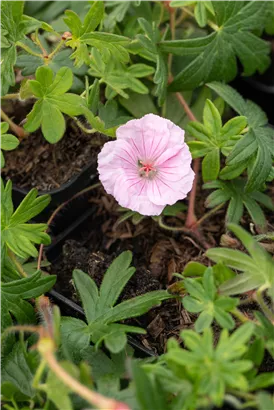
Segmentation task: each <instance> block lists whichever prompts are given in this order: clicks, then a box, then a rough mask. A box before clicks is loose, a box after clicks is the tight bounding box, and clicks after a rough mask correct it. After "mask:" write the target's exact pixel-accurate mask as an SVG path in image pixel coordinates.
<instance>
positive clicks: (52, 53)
mask: <svg viewBox="0 0 274 410" xmlns="http://www.w3.org/2000/svg"><path fill="white" fill-rule="evenodd" d="M64 43H65V40H63V39H61V40H60V42H59V43H58V44H57V46H56V47H55V49H54V50H53V51H52V52H51V53H50V54H49V55H48V60H49V61H50V60H51V59H52V58H53V57H54V56H55V54H56V53H58V51H59V50H60V48H61V47H63V45H64Z"/></svg>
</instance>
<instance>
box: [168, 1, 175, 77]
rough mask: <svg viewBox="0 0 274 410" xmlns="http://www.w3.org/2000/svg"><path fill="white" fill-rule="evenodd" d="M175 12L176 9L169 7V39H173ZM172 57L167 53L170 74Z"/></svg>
mask: <svg viewBox="0 0 274 410" xmlns="http://www.w3.org/2000/svg"><path fill="white" fill-rule="evenodd" d="M175 13H176V9H172V8H169V24H170V32H171V40H175ZM172 59H173V54H172V53H169V55H168V72H169V73H170V74H171V72H172V70H171V69H172Z"/></svg>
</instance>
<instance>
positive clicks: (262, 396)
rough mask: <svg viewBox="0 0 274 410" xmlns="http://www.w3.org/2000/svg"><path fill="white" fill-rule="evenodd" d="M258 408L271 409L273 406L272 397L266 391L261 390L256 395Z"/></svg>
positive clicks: (261, 409) (262, 409)
mask: <svg viewBox="0 0 274 410" xmlns="http://www.w3.org/2000/svg"><path fill="white" fill-rule="evenodd" d="M256 402H257V404H258V408H259V410H266V409H272V408H273V406H274V400H273V397H271V395H270V394H269V393H267V392H264V391H261V392H259V393H258V394H257V396H256Z"/></svg>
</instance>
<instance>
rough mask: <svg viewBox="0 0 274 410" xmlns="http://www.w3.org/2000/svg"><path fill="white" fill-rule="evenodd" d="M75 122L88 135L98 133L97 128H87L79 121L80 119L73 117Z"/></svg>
mask: <svg viewBox="0 0 274 410" xmlns="http://www.w3.org/2000/svg"><path fill="white" fill-rule="evenodd" d="M73 119H74V121H75V122H76V124H77V125H78V127H79V128H81V130H83V131H84V132H85V133H86V134H94V133H95V132H96V129H95V128H86V127H85V126H84V125H83V124H82V123H81V121H79V120H78V118H76V117H73Z"/></svg>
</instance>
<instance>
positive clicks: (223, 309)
mask: <svg viewBox="0 0 274 410" xmlns="http://www.w3.org/2000/svg"><path fill="white" fill-rule="evenodd" d="M183 282H184V286H185V288H186V290H187V292H188V294H189V295H187V296H184V297H183V305H184V308H185V309H186V310H188V311H189V312H191V313H200V315H199V318H198V319H197V320H196V322H195V330H196V331H197V332H202V331H203V330H205V329H206V328H208V327H209V326H210V325H211V324H212V322H213V320H214V319H215V320H216V321H217V323H218V324H219V325H220V326H221V327H223V328H225V329H229V330H231V329H233V328H234V326H235V322H234V320H233V319H232V317H231V315H230V314H229V313H228V312H230V311H232V310H233V309H234V308H235V307H236V306H237V304H238V300H237V299H235V298H230V297H226V296H222V295H219V294H218V292H217V287H216V286H215V283H214V273H213V269H212V268H207V269H206V270H205V272H204V274H203V279H202V283H199V282H198V281H197V280H196V279H190V278H186V279H184V281H183ZM201 312H202V313H201Z"/></svg>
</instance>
